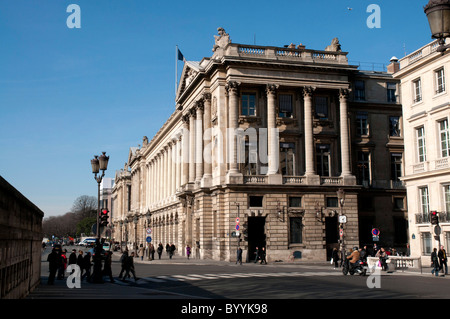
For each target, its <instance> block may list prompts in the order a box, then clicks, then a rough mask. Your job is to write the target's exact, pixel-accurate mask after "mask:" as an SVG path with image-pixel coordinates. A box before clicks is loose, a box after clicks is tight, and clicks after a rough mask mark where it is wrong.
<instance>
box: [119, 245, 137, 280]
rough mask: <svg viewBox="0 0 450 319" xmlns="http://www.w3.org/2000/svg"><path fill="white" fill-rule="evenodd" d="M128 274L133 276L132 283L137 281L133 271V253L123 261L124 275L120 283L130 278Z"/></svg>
mask: <svg viewBox="0 0 450 319" xmlns="http://www.w3.org/2000/svg"><path fill="white" fill-rule="evenodd" d="M130 272H131V274H132V275H133V278H134V281H137V277H136V272H135V270H134V251H132V252H131V255H130V256H128V257H127V258H126V259H125V275H124V276H123V279H122V281H125V279H126V278H127V277H128V278H131V276H130Z"/></svg>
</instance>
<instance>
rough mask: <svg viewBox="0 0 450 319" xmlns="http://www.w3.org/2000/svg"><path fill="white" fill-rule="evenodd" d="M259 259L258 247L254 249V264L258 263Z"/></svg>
mask: <svg viewBox="0 0 450 319" xmlns="http://www.w3.org/2000/svg"><path fill="white" fill-rule="evenodd" d="M258 259H259V250H258V247H256V251H255V264H256V263H257V262H258Z"/></svg>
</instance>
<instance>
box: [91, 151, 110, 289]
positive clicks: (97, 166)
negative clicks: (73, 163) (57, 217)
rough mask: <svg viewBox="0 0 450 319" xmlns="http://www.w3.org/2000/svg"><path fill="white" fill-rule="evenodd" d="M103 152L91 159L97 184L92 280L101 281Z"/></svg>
mask: <svg viewBox="0 0 450 319" xmlns="http://www.w3.org/2000/svg"><path fill="white" fill-rule="evenodd" d="M102 153H103V154H102V155H100V157H98V156H97V155H95V156H94V159H92V160H91V165H92V173H93V174H94V179H95V180H96V181H97V184H98V201H97V229H96V232H97V234H96V237H97V240H96V243H95V256H94V274H93V275H94V276H93V277H94V282H95V283H102V282H103V279H102V259H101V251H102V249H103V247H102V244H101V243H100V222H99V219H100V183H101V182H102V179H103V177H104V176H105V171H106V169H107V168H108V160H109V156H106V155H105V154H106V152H102ZM100 170H101V171H102V175H99V176H97V174H99V172H100Z"/></svg>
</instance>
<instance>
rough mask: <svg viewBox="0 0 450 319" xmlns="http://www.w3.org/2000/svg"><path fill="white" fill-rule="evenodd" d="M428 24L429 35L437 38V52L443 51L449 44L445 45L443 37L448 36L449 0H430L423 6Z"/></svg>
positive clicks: (449, 30) (449, 29)
mask: <svg viewBox="0 0 450 319" xmlns="http://www.w3.org/2000/svg"><path fill="white" fill-rule="evenodd" d="M424 12H425V14H426V15H427V18H428V23H429V24H430V29H431V37H432V38H434V39H438V40H439V47H438V48H437V49H436V51H438V52H442V53H443V52H445V50H447V49H448V48H450V45H445V38H448V37H450V0H430V2H428V4H427V5H426V6H425V7H424Z"/></svg>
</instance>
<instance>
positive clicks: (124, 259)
mask: <svg viewBox="0 0 450 319" xmlns="http://www.w3.org/2000/svg"><path fill="white" fill-rule="evenodd" d="M127 258H128V250H125V251H124V252H123V254H122V256H120V265H121V267H122V268H121V269H120V274H119V279H122V275H123V273H124V272H125V270H126V264H127Z"/></svg>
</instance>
